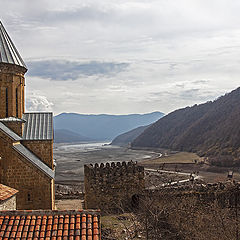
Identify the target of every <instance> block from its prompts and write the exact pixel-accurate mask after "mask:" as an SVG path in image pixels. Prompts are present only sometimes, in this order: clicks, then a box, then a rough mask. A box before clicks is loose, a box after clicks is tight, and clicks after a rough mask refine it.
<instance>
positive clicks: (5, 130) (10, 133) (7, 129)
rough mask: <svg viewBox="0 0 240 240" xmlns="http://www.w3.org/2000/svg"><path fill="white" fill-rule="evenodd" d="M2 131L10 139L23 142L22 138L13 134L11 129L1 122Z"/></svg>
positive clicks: (0, 128)
mask: <svg viewBox="0 0 240 240" xmlns="http://www.w3.org/2000/svg"><path fill="white" fill-rule="evenodd" d="M0 130H1V131H3V132H4V133H6V134H7V135H8V136H9V137H10V138H12V139H13V140H15V141H20V140H22V138H21V137H19V136H18V135H17V134H16V133H15V132H13V131H12V130H11V129H9V128H8V127H6V126H5V125H4V124H3V123H1V122H0Z"/></svg>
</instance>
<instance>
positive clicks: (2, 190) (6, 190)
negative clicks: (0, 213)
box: [0, 184, 18, 201]
mask: <svg viewBox="0 0 240 240" xmlns="http://www.w3.org/2000/svg"><path fill="white" fill-rule="evenodd" d="M17 193H18V190H16V189H14V188H10V187H8V186H5V185H3V184H0V201H5V200H7V199H9V198H11V197H12V196H14V195H15V194H17Z"/></svg>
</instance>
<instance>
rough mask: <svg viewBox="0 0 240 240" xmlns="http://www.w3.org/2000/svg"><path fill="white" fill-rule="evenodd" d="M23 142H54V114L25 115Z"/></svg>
mask: <svg viewBox="0 0 240 240" xmlns="http://www.w3.org/2000/svg"><path fill="white" fill-rule="evenodd" d="M23 120H24V121H25V124H24V129H23V140H52V139H53V114H52V113H50V112H38V113H24V114H23Z"/></svg>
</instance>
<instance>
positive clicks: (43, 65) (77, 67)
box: [27, 60, 129, 81]
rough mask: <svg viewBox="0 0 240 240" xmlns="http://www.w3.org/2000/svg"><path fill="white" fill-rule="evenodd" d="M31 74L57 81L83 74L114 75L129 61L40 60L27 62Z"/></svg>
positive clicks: (74, 78)
mask: <svg viewBox="0 0 240 240" xmlns="http://www.w3.org/2000/svg"><path fill="white" fill-rule="evenodd" d="M27 66H28V68H29V73H28V74H29V75H30V76H34V77H42V78H47V79H51V80H57V81H61V80H63V81H66V80H77V79H78V78H79V77H81V76H104V77H108V76H113V75H115V74H117V73H119V72H122V71H124V70H125V69H126V68H127V67H128V66H129V64H128V63H116V62H97V61H90V62H84V63H83V62H78V61H75V62H74V61H67V60H40V61H31V62H28V63H27Z"/></svg>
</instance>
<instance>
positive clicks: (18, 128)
mask: <svg viewBox="0 0 240 240" xmlns="http://www.w3.org/2000/svg"><path fill="white" fill-rule="evenodd" d="M2 123H3V124H4V125H6V126H7V127H8V128H10V129H11V130H12V131H13V132H15V133H16V134H17V135H18V136H20V137H22V135H23V127H24V123H23V121H3V122H2Z"/></svg>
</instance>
